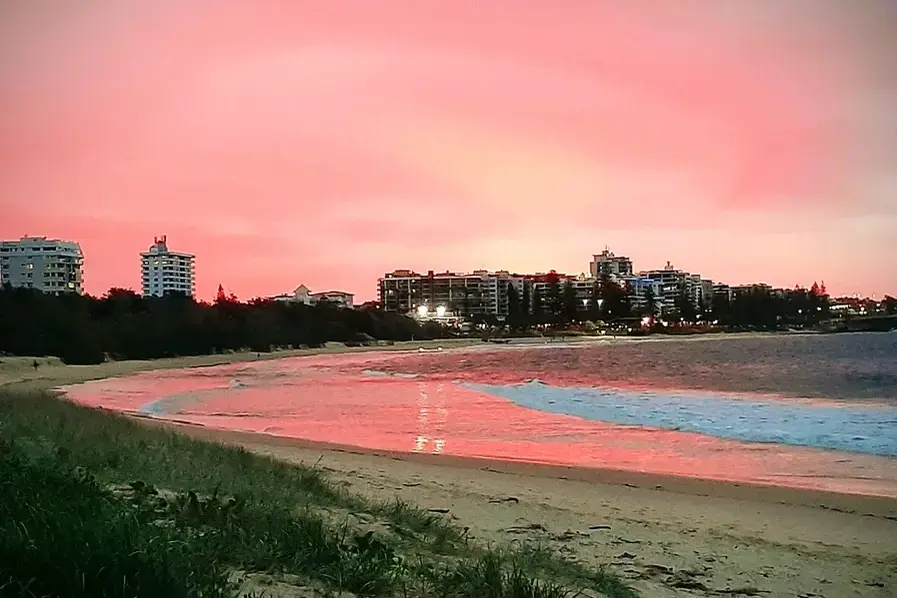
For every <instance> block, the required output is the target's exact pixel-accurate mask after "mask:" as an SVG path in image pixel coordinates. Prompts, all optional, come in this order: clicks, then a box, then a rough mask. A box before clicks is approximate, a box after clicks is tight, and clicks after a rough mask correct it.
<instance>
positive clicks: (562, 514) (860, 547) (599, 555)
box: [0, 343, 897, 598]
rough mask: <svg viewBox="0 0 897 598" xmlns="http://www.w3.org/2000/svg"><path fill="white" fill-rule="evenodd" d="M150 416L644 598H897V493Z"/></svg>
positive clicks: (37, 379)
mask: <svg viewBox="0 0 897 598" xmlns="http://www.w3.org/2000/svg"><path fill="white" fill-rule="evenodd" d="M420 344H421V343H415V346H417V345H420ZM443 344H445V343H443ZM406 348H408V347H406ZM293 354H296V353H293ZM300 354H301V353H300ZM271 357H275V356H271ZM2 359H3V360H8V359H10V358H2ZM255 359H256V356H255V354H240V355H235V356H211V357H203V358H187V359H186V360H185V359H179V360H164V361H161V360H160V361H156V362H123V363H117V364H103V365H100V366H63V365H60V364H56V365H48V366H47V367H46V368H45V367H44V366H43V365H42V366H41V368H39V370H38V372H37V375H35V376H33V377H31V376H29V375H23V374H19V375H18V377H17V378H14V379H13V376H9V375H5V374H4V375H5V376H6V378H5V379H4V378H0V385H2V383H3V382H4V381H6V382H7V383H12V387H13V388H34V389H48V388H52V387H55V386H59V385H63V384H73V383H77V382H80V381H84V380H89V379H97V378H102V377H106V376H117V375H124V374H127V373H132V372H136V371H146V370H151V369H158V368H164V367H191V366H204V365H213V364H221V363H228V362H232V361H249V360H255ZM28 363H29V364H30V359H28ZM0 372H2V370H0ZM146 421H147V424H148V425H162V426H173V427H175V428H176V429H178V430H180V431H182V432H184V433H186V434H190V435H192V436H197V437H202V438H206V439H209V440H213V441H218V442H225V443H231V444H239V445H242V446H245V447H246V448H248V449H249V450H252V451H254V452H258V453H260V454H265V455H270V456H273V457H275V458H278V459H283V460H286V461H290V462H296V463H300V462H301V463H305V464H315V463H317V466H318V467H322V468H325V469H326V470H327V471H328V472H329V473H330V475H331V476H332V477H333V478H334V479H335V480H338V481H340V482H342V483H344V484H346V485H347V486H349V488H350V489H351V490H353V491H355V492H358V493H361V494H365V495H369V496H377V497H380V498H389V497H393V496H398V497H400V498H402V499H404V500H408V501H412V502H415V503H418V504H420V505H421V506H422V507H425V508H432V509H447V510H448V514H449V516H450V517H452V518H454V519H456V520H457V523H458V524H459V525H461V526H464V527H468V528H470V533H471V534H472V535H473V536H474V537H476V538H477V539H479V540H481V541H496V542H507V541H519V540H535V541H538V542H541V543H543V544H546V545H550V546H552V547H554V548H555V549H557V550H559V551H561V552H562V553H564V554H567V555H569V556H570V557H572V558H577V559H581V560H584V561H588V562H593V563H598V564H609V566H610V568H611V569H613V570H614V571H616V572H618V573H620V574H621V575H624V576H626V577H628V578H630V579H631V580H632V583H633V585H634V586H635V587H637V588H638V589H640V590H641V591H642V593H643V596H645V597H655V596H657V597H666V596H724V595H735V596H738V595H742V596H744V595H758V596H794V597H802V598H811V597H826V598H841V597H846V596H869V597H881V598H885V597H889V598H890V597H893V596H895V595H897V500H894V499H892V498H881V497H870V496H858V495H847V494H837V493H830V492H819V491H813V490H799V489H790V488H781V487H771V486H754V485H751V484H733V483H727V482H719V481H705V480H698V479H687V478H676V477H671V476H663V475H653V474H641V473H635V472H622V471H611V470H600V469H584V468H570V467H559V466H550V465H536V464H527V463H521V462H503V461H494V460H489V461H486V460H480V459H475V458H461V457H452V456H447V455H431V454H412V453H404V452H388V451H374V450H361V449H357V448H352V447H345V446H343V447H339V446H334V445H324V444H320V443H310V442H305V441H301V440H296V439H289V438H279V437H273V436H266V435H260V434H251V433H242V432H228V431H220V430H213V429H209V428H203V427H198V426H188V425H177V424H171V423H165V422H160V421H155V420H146Z"/></svg>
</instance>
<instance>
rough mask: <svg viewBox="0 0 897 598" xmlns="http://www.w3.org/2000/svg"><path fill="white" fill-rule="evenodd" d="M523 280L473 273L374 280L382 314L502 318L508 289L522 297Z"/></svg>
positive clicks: (400, 273) (399, 274)
mask: <svg viewBox="0 0 897 598" xmlns="http://www.w3.org/2000/svg"><path fill="white" fill-rule="evenodd" d="M525 283H526V277H525V276H522V275H519V274H511V273H510V272H506V271H499V272H488V271H486V270H475V271H473V272H470V273H457V272H448V271H446V272H434V271H432V270H430V271H429V272H427V273H426V274H418V273H417V272H414V271H412V270H395V271H393V272H389V273H387V274H385V275H384V276H383V277H382V278H380V280H379V281H378V285H377V300H378V301H379V303H380V305H381V306H382V307H383V309H384V310H385V311H392V312H398V313H409V314H420V313H424V314H426V313H429V312H431V311H432V312H434V313H443V314H445V313H449V314H454V315H461V316H465V317H467V316H488V315H493V316H504V315H507V313H508V302H509V299H508V288H509V285H510V286H513V287H514V289H515V290H516V291H517V293H518V297H519V296H522V294H523V289H524V285H525Z"/></svg>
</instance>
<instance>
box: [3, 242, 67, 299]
mask: <svg viewBox="0 0 897 598" xmlns="http://www.w3.org/2000/svg"><path fill="white" fill-rule="evenodd" d="M0 283H2V284H9V285H12V286H14V287H24V288H29V289H37V290H39V291H42V292H44V293H53V294H55V295H58V294H60V293H78V294H81V293H82V292H83V291H84V287H83V283H84V254H82V253H81V246H80V245H78V244H77V243H75V242H72V241H62V240H59V239H48V238H46V237H27V236H25V237H22V238H21V239H19V240H18V241H0Z"/></svg>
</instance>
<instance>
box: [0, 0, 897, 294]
mask: <svg viewBox="0 0 897 598" xmlns="http://www.w3.org/2000/svg"><path fill="white" fill-rule="evenodd" d="M895 31H897V10H895V7H894V4H893V3H892V2H890V1H889V0H866V1H864V2H855V3H853V2H847V1H835V0H814V1H806V0H785V1H775V0H743V1H736V0H718V1H715V2H698V1H685V2H675V3H674V2H663V1H660V0H656V1H655V0H644V1H641V2H611V1H601V0H552V1H551V2H548V1H541V0H540V1H535V0H533V1H531V2H510V1H506V0H493V1H491V2H488V3H487V2H474V1H473V0H448V1H444V2H442V1H440V2H409V1H408V0H377V1H370V0H355V1H350V0H328V1H326V2H318V1H304V0H302V1H300V0H292V1H289V2H282V1H275V0H262V1H259V2H245V1H236V0H216V1H214V2H213V1H211V0H164V1H163V0H154V1H151V2H149V1H140V0H115V1H112V0H110V1H102V0H95V1H84V0H82V1H75V0H56V1H54V0H27V1H20V2H4V3H3V5H2V6H0V55H2V58H0V82H2V85H3V90H4V92H3V97H4V100H3V109H2V110H0V134H2V142H0V182H2V190H3V191H2V195H0V238H4V239H6V238H8V239H17V238H18V237H20V236H22V235H25V234H28V235H47V236H51V237H59V238H64V239H71V240H76V241H79V242H80V243H81V246H82V248H83V250H84V254H85V288H86V290H87V291H88V292H90V293H94V294H97V293H102V292H103V291H105V290H106V289H107V288H109V287H110V286H124V287H132V288H137V289H139V287H140V258H139V253H140V252H141V251H145V250H146V249H147V247H148V246H149V245H150V244H151V243H152V240H153V237H154V236H156V235H161V234H166V235H167V236H168V239H169V243H170V245H171V247H172V249H173V250H176V251H185V252H191V253H195V254H196V272H197V292H198V295H199V297H201V298H204V299H211V298H212V297H213V296H214V294H215V291H216V289H217V288H218V285H219V283H221V284H223V285H224V286H225V287H226V288H227V289H228V291H232V292H234V293H235V294H236V295H238V296H239V297H241V298H247V297H251V296H257V295H269V294H274V293H280V292H284V291H288V290H291V289H293V288H295V287H296V286H298V285H299V284H300V283H304V284H306V285H307V286H308V287H309V288H312V289H315V290H324V289H330V288H338V289H344V290H347V291H352V292H355V293H356V296H357V298H358V300H365V299H370V298H373V296H374V295H375V293H376V279H377V277H378V276H380V275H381V274H382V273H383V272H386V271H391V270H393V269H396V268H413V269H417V270H419V271H426V270H429V269H436V270H443V269H456V270H473V269H476V268H490V269H509V270H515V271H519V272H532V271H546V270H548V269H552V268H554V269H557V270H559V271H566V272H571V273H578V272H581V271H584V270H586V269H587V267H588V261H589V259H590V258H591V255H592V253H595V252H598V251H601V249H603V248H604V247H605V246H606V245H607V246H610V247H611V248H612V249H614V250H616V251H618V252H619V253H623V254H626V255H628V256H630V257H631V258H632V259H633V261H634V262H635V264H636V268H637V269H649V268H658V267H662V266H663V264H664V263H665V262H666V261H667V260H670V261H672V262H673V263H674V264H675V265H676V266H677V267H681V268H685V269H688V270H690V271H692V272H699V273H701V274H702V275H703V276H705V277H708V278H713V279H715V280H722V281H726V282H730V283H733V284H737V283H744V282H753V281H763V282H768V283H770V284H772V285H774V286H787V287H790V286H793V285H794V284H795V283H798V282H800V283H803V284H807V285H809V284H811V283H812V282H813V280H825V282H826V285H827V287H828V289H829V291H831V292H832V293H834V294H840V293H854V292H861V293H868V294H870V295H871V294H873V293H878V294H879V295H881V294H884V293H894V292H895V291H897V268H895V267H894V256H895V255H897V178H895V172H897V117H895V115H897V112H895V111H894V109H893V106H897V69H895V68H894V58H893V57H894V56H897V47H895V46H897V43H895V42H894V41H892V40H893V33H894V32H895Z"/></svg>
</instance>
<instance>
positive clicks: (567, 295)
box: [561, 279, 580, 322]
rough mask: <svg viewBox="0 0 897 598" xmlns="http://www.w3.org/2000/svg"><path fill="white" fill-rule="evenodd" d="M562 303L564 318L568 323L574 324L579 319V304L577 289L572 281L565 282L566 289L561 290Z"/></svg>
mask: <svg viewBox="0 0 897 598" xmlns="http://www.w3.org/2000/svg"><path fill="white" fill-rule="evenodd" d="M561 302H562V304H563V310H562V313H563V318H564V320H565V321H566V322H573V321H575V320H577V319H578V315H579V307H580V306H579V302H578V301H577V300H576V289H575V288H574V287H573V282H572V281H570V279H567V280H565V281H564V287H563V289H562V290H561Z"/></svg>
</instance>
